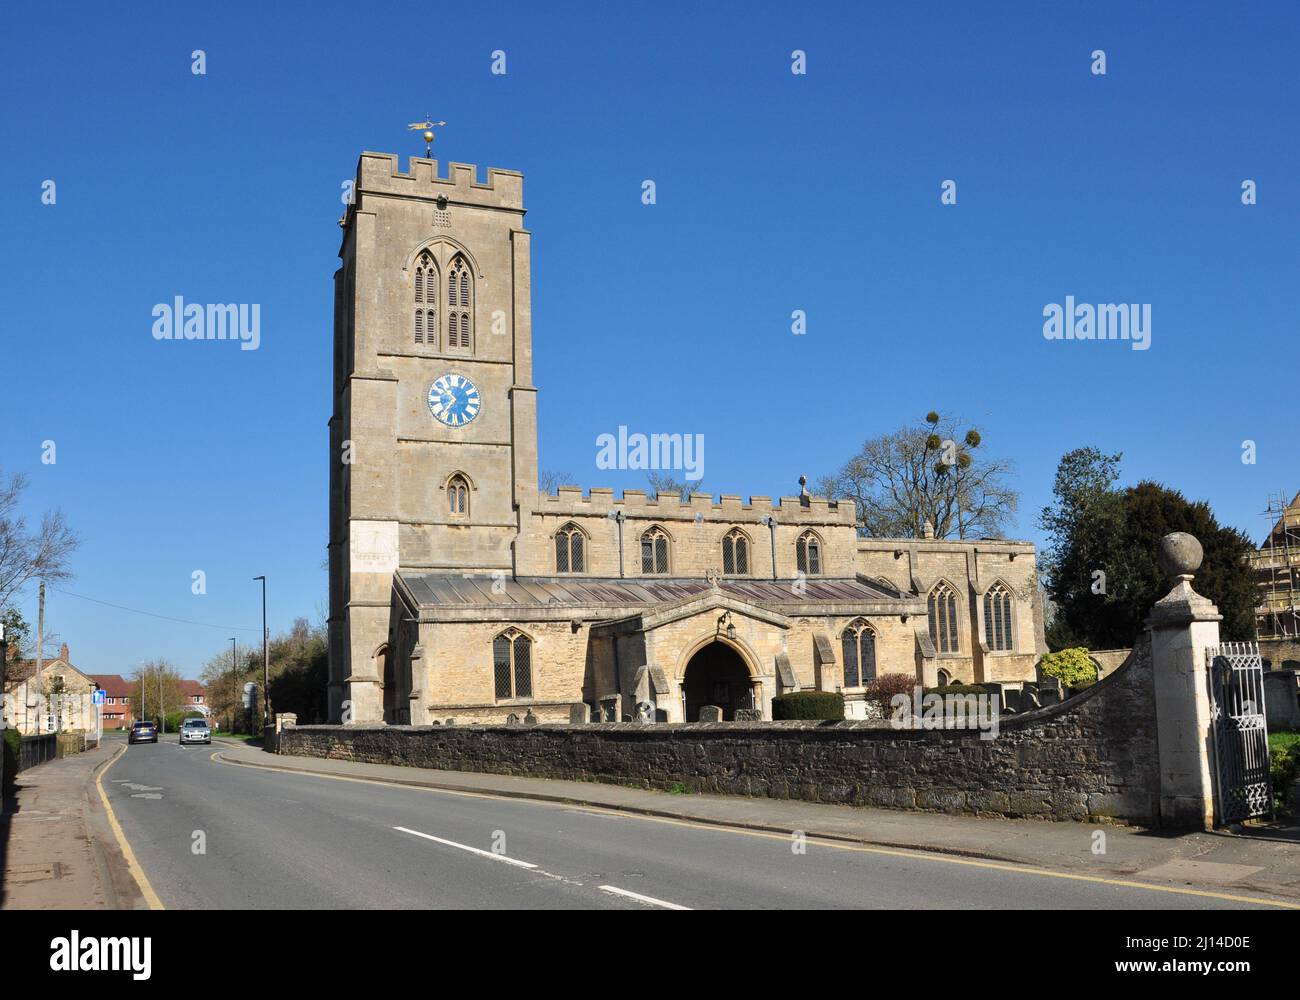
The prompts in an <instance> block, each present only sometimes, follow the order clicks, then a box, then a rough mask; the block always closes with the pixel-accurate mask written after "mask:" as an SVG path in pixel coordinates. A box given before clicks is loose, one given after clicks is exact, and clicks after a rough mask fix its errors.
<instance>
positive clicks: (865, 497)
mask: <svg viewBox="0 0 1300 1000" xmlns="http://www.w3.org/2000/svg"><path fill="white" fill-rule="evenodd" d="M981 443H982V441H981V438H980V434H979V431H977V430H975V429H974V428H969V429H967V430H966V431H965V432H964V433H963V432H962V431H961V430H960V428H959V427H958V424H957V420H956V419H955V418H953V417H950V416H945V415H943V414H939V413H935V412H933V411H932V412H930V413H928V414H927V415H926V418H925V420H924V422H922V423H918V424H913V425H911V426H908V427H902V428H900V429H899V430H897V431H895V432H894V433H892V434H885V435H882V436H880V437H875V438H871V439H870V440H868V441H867V442H866V443H864V444H863V446H862V450H861V451H860V452H858V454H856V455H854V456H853V458H851V459H849V461H848V462H847V463H845V465H844V467H843V468H842V469H840V470H839V472H837V473H835V474H834V475H833V476H827V477H825V478H824V479H823V480H822V481H821V484H820V485H821V489H822V490H823V491H824V492H825V493H826V495H827V496H830V497H832V498H838V499H845V500H852V501H853V502H854V504H855V506H856V507H857V516H858V530H859V531H861V532H862V534H864V535H867V536H870V537H873V538H920V537H923V536H924V534H925V528H926V525H927V524H929V525H930V526H931V527H932V528H933V530H934V536H935V537H936V538H978V537H989V538H999V537H1001V536H1002V534H1003V532H1004V530H1005V529H1006V526H1007V524H1008V522H1009V521H1010V520H1011V518H1012V516H1013V515H1014V514H1015V512H1016V508H1017V507H1018V505H1019V502H1020V498H1019V495H1018V494H1017V493H1016V492H1015V490H1013V489H1011V487H1010V486H1009V485H1008V483H1007V478H1008V477H1009V476H1010V475H1012V474H1013V473H1014V471H1015V466H1014V464H1013V463H1012V462H1010V461H1008V460H1004V459H995V458H987V457H984V456H983V455H980V457H978V458H977V457H976V453H977V451H978V449H979V447H980V445H981Z"/></svg>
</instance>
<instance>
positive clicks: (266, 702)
mask: <svg viewBox="0 0 1300 1000" xmlns="http://www.w3.org/2000/svg"><path fill="white" fill-rule="evenodd" d="M253 579H254V580H255V581H256V580H261V581H262V730H263V731H264V732H265V730H266V727H267V726H269V725H270V724H271V719H270V714H271V678H270V673H271V661H270V659H269V658H268V656H267V650H266V641H267V632H266V577H264V576H255V577H253Z"/></svg>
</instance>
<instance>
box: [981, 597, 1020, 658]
mask: <svg viewBox="0 0 1300 1000" xmlns="http://www.w3.org/2000/svg"><path fill="white" fill-rule="evenodd" d="M984 638H985V640H986V641H987V642H988V645H989V649H995V650H1008V649H1013V648H1015V643H1014V641H1013V640H1012V637H1011V592H1010V591H1009V590H1007V588H1006V587H1004V586H1003V585H1002V584H1001V583H995V584H994V585H993V586H992V587H990V588H989V589H988V593H986V594H985V595H984Z"/></svg>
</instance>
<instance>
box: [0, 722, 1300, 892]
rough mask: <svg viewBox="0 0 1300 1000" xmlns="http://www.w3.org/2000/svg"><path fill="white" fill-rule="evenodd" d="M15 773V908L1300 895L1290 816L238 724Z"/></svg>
mask: <svg viewBox="0 0 1300 1000" xmlns="http://www.w3.org/2000/svg"><path fill="white" fill-rule="evenodd" d="M118 755H120V756H118ZM21 780H22V783H23V785H22V788H20V790H19V793H18V801H17V805H18V807H19V808H18V811H17V813H16V814H15V815H14V817H13V819H12V820H10V821H7V822H6V823H5V824H4V826H3V827H0V834H3V833H6V832H7V833H8V835H9V836H8V848H7V857H6V858H5V859H4V860H5V865H4V867H5V869H6V876H5V880H4V886H3V893H4V896H3V898H2V899H0V906H3V907H5V908H17V907H31V906H35V907H51V908H53V907H67V908H93V907H115V906H116V907H131V908H142V907H146V906H153V907H165V908H217V909H260V908H269V909H276V908H281V909H282V908H310V909H340V908H348V909H361V908H411V909H428V908H523V909H593V908H595V909H608V908H619V909H623V908H660V909H664V908H667V909H676V908H684V909H694V908H737V909H739V908H770V909H775V908H831V907H837V908H976V909H996V908H1029V909H1104V910H1114V909H1201V910H1204V909H1220V908H1265V909H1278V908H1292V909H1300V843H1298V842H1296V841H1294V840H1292V841H1288V840H1287V839H1286V836H1287V833H1286V831H1276V830H1274V831H1255V832H1252V833H1250V834H1249V835H1246V836H1234V835H1230V834H1207V833H1192V834H1184V835H1177V836H1175V835H1168V834H1161V833H1158V832H1149V831H1142V830H1135V829H1131V828H1124V827H1118V826H1093V825H1085V824H1074V823H1051V822H1042V821H1031V820H1023V821H1018V820H998V819H980V818H975V817H964V816H946V815H940V814H929V813H908V812H895V811H890V810H874V809H861V808H856V807H848V806H831V805H819V804H816V803H807V802H794V801H785V800H775V799H749V798H741V797H733V796H716V795H675V794H670V793H666V792H657V791H649V790H645V789H637V788H627V787H622V786H618V785H604V784H596V783H589V782H578V781H553V780H546V779H532V778H518V777H511V776H506V775H492V774H478V773H467V772H452V771H432V770H424V769H417V768H406V767H394V766H386V765H377V764H360V763H354V762H351V761H334V760H320V759H316V758H308V757H290V756H276V755H271V754H267V753H264V752H263V751H262V750H260V749H257V748H250V747H248V746H246V745H243V744H237V743H233V742H231V743H226V742H223V741H218V742H217V743H216V744H214V745H213V746H211V747H181V746H179V745H178V744H176V743H175V742H173V741H164V742H162V743H159V744H157V745H153V744H144V745H140V746H133V747H131V748H130V749H129V750H128V749H127V748H126V747H125V745H124V743H122V742H117V743H116V744H114V743H113V742H106V745H105V746H104V747H103V748H102V749H101V750H98V751H93V752H91V753H89V754H85V755H81V756H80V757H75V758H68V759H65V760H61V761H53V762H50V763H49V764H45V765H41V766H40V767H38V768H34V769H32V770H31V771H29V772H25V773H24V775H22V776H21ZM101 788H102V798H101V792H100V789H101ZM105 803H107V805H108V808H107V809H105ZM1265 836H1267V837H1268V839H1264V837H1265ZM47 869H55V871H54V872H53V873H52V874H42V873H44V872H46V871H47Z"/></svg>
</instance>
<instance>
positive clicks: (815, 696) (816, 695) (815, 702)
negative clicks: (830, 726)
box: [772, 691, 844, 721]
mask: <svg viewBox="0 0 1300 1000" xmlns="http://www.w3.org/2000/svg"><path fill="white" fill-rule="evenodd" d="M772 718H773V719H834V720H837V721H838V720H840V719H843V718H844V696H843V695H842V694H837V693H836V692H834V691H791V692H790V693H789V694H778V695H777V696H776V697H774V698H773V699H772Z"/></svg>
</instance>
